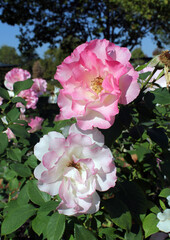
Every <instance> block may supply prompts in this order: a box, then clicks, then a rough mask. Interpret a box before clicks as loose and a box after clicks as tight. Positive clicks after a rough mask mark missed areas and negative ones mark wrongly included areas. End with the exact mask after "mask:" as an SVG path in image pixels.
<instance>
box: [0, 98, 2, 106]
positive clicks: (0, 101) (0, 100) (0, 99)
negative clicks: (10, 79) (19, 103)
mask: <svg viewBox="0 0 170 240" xmlns="http://www.w3.org/2000/svg"><path fill="white" fill-rule="evenodd" d="M2 103H3V98H2V97H0V105H2Z"/></svg>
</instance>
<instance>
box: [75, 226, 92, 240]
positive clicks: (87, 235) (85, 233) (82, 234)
mask: <svg viewBox="0 0 170 240" xmlns="http://www.w3.org/2000/svg"><path fill="white" fill-rule="evenodd" d="M74 238H75V240H80V239H81V240H87V239H89V240H96V237H95V236H94V235H93V233H92V232H90V231H89V230H87V229H85V228H84V227H83V226H82V225H78V224H76V225H75V227H74Z"/></svg>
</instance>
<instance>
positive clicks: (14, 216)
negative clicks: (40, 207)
mask: <svg viewBox="0 0 170 240" xmlns="http://www.w3.org/2000/svg"><path fill="white" fill-rule="evenodd" d="M35 211H36V209H35V208H34V207H33V206H32V205H28V204H27V205H22V206H18V207H16V208H14V209H13V210H11V211H10V212H9V213H8V214H7V216H6V217H5V219H4V221H3V223H2V227H1V234H2V235H6V234H10V233H12V232H14V231H16V230H17V229H18V228H19V227H21V226H22V225H23V224H24V223H25V222H26V221H27V220H28V219H29V218H30V217H31V216H33V215H34V213H35Z"/></svg>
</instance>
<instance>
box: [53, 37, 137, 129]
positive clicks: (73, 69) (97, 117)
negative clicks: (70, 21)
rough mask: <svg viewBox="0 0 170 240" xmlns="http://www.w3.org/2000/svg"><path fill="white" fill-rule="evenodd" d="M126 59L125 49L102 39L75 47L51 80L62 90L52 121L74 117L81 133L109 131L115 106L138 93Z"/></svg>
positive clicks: (135, 76)
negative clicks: (98, 129) (58, 112)
mask: <svg viewBox="0 0 170 240" xmlns="http://www.w3.org/2000/svg"><path fill="white" fill-rule="evenodd" d="M130 57H131V54H130V52H129V50H128V49H127V48H123V47H119V46H116V45H115V44H114V43H111V42H109V41H108V40H105V39H104V40H92V41H90V42H86V43H84V44H82V45H80V46H78V47H77V48H76V49H75V50H74V51H73V53H72V54H71V56H69V57H67V58H66V59H65V60H64V61H63V63H62V64H61V65H60V66H58V67H57V71H56V74H55V76H54V78H55V79H56V80H58V81H59V82H60V83H61V85H62V87H63V89H61V90H60V93H59V96H58V105H59V107H60V115H59V116H56V119H55V120H63V119H69V118H71V117H75V118H77V124H78V126H79V127H80V128H81V129H83V130H86V129H92V128H93V127H99V128H103V129H105V128H109V127H110V126H111V125H112V124H113V122H114V119H115V115H116V114H118V112H119V109H118V103H120V104H128V103H129V102H131V101H133V100H134V99H135V98H136V97H137V96H138V94H139V91H140V89H139V85H138V83H137V78H138V73H137V72H136V71H135V70H134V68H133V67H132V65H131V64H130V63H129V59H130Z"/></svg>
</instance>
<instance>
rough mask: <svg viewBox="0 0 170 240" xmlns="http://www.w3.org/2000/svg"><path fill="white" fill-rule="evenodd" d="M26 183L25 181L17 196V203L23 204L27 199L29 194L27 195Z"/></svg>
mask: <svg viewBox="0 0 170 240" xmlns="http://www.w3.org/2000/svg"><path fill="white" fill-rule="evenodd" d="M27 188H28V184H27V183H26V184H25V185H24V186H23V188H22V189H21V190H20V193H19V196H18V198H17V203H18V205H19V206H20V205H25V204H27V203H28V201H29V196H28V191H27Z"/></svg>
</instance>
